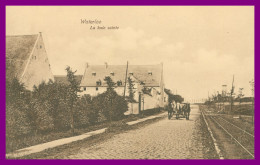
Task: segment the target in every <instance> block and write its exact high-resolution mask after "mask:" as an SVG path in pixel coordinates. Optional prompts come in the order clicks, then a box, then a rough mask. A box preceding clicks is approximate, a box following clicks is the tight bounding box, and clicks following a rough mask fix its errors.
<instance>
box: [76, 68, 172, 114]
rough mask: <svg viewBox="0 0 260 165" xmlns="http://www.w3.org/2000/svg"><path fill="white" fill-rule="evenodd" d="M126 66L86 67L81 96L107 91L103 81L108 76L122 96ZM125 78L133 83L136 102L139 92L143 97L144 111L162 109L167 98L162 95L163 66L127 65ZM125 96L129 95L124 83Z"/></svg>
mask: <svg viewBox="0 0 260 165" xmlns="http://www.w3.org/2000/svg"><path fill="white" fill-rule="evenodd" d="M126 67H127V66H126V65H108V64H105V65H88V64H87V65H86V68H85V72H84V74H83V77H82V80H81V83H80V87H81V90H82V92H81V94H80V95H84V94H89V95H91V96H96V95H98V94H101V93H103V92H105V91H106V90H107V84H106V82H105V81H104V78H105V77H106V76H110V77H111V78H112V80H113V81H114V82H115V83H116V86H115V91H116V92H117V93H118V94H119V95H121V96H123V94H124V87H125V77H126ZM127 77H130V78H131V79H132V80H133V81H134V83H133V85H134V91H135V94H134V95H135V100H136V101H138V96H139V92H141V93H142V96H143V97H144V100H145V104H144V109H151V108H155V107H163V106H164V105H166V104H167V101H168V98H167V96H166V95H165V93H164V80H163V65H162V64H158V65H129V66H128V74H127ZM126 83H127V84H126V92H125V94H126V96H128V95H129V90H128V85H129V84H128V82H126Z"/></svg>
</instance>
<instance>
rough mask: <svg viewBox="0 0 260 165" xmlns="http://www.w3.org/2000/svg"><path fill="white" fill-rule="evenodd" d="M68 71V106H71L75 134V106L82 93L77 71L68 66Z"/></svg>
mask: <svg viewBox="0 0 260 165" xmlns="http://www.w3.org/2000/svg"><path fill="white" fill-rule="evenodd" d="M66 71H67V79H68V81H69V86H68V87H69V88H68V93H69V97H68V104H69V108H70V116H71V131H72V133H73V134H74V106H75V103H76V101H77V99H78V95H77V93H78V92H80V86H79V83H78V82H77V80H76V77H75V73H76V72H77V71H74V72H73V71H72V69H71V68H70V67H69V66H67V68H66Z"/></svg>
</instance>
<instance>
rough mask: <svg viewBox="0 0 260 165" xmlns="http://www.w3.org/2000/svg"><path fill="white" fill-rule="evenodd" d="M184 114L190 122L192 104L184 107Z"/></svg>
mask: <svg viewBox="0 0 260 165" xmlns="http://www.w3.org/2000/svg"><path fill="white" fill-rule="evenodd" d="M183 112H184V116H185V118H186V120H189V118H190V104H189V103H187V104H185V106H184V107H183Z"/></svg>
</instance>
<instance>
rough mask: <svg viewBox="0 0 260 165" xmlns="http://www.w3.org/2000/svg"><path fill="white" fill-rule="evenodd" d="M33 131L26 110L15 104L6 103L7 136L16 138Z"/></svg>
mask: <svg viewBox="0 0 260 165" xmlns="http://www.w3.org/2000/svg"><path fill="white" fill-rule="evenodd" d="M31 131H32V128H31V126H30V122H29V119H28V117H27V115H26V112H24V111H22V110H20V109H18V108H17V107H16V106H13V105H10V104H8V105H6V137H7V139H8V138H15V137H18V136H21V135H25V134H28V133H30V132H31Z"/></svg>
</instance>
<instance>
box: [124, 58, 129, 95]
mask: <svg viewBox="0 0 260 165" xmlns="http://www.w3.org/2000/svg"><path fill="white" fill-rule="evenodd" d="M127 72H128V61H127V64H126V71H125V87H124V97H125V90H126V81H127Z"/></svg>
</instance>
